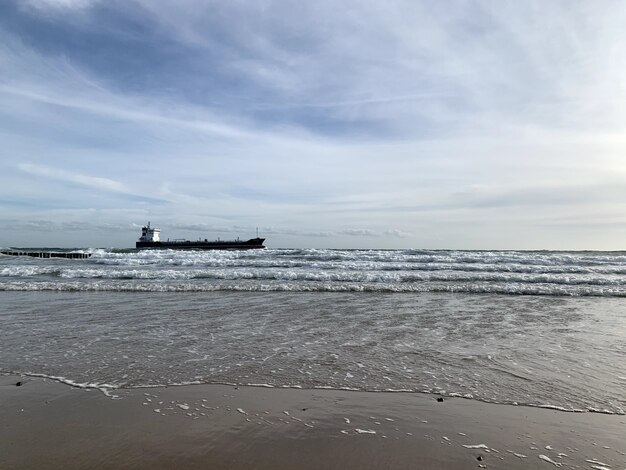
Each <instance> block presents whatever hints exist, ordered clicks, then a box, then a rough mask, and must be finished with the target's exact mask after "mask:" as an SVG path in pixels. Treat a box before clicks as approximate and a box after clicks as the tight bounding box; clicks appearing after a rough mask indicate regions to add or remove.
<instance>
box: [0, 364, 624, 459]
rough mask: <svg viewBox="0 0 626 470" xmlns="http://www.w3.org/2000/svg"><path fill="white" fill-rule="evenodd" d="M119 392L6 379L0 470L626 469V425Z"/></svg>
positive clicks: (317, 398) (337, 396)
mask: <svg viewBox="0 0 626 470" xmlns="http://www.w3.org/2000/svg"><path fill="white" fill-rule="evenodd" d="M18 382H21V385H20V386H16V384H17V383H18ZM117 393H118V395H119V398H117V399H112V398H109V397H107V396H105V395H104V394H103V393H101V392H100V391H97V390H85V389H79V388H73V387H69V386H67V385H65V384H61V383H57V382H54V381H52V380H46V379H40V378H31V377H18V376H3V377H1V378H0V423H1V424H0V468H65V469H68V468H137V469H142V468H213V469H215V468H260V469H262V468H267V469H270V468H272V469H276V468H284V469H288V468H299V469H309V468H310V469H318V468H328V469H335V468H336V469H345V468H377V469H379V468H389V469H392V468H393V469H395V468H459V469H460V468H502V469H505V468H507V469H509V468H520V469H521V468H551V467H553V466H558V467H563V468H595V469H600V468H612V469H620V468H626V445H625V444H624V440H623V436H625V435H626V417H625V416H618V415H603V414H597V413H566V412H562V411H556V410H549V409H540V408H532V407H521V406H510V405H494V404H487V403H481V402H477V401H473V400H466V399H462V398H445V400H444V401H443V402H438V401H437V399H436V397H435V396H432V395H425V394H415V393H371V392H370V393H367V392H351V391H337V390H298V389H270V388H263V387H234V386H228V385H192V386H180V387H159V388H147V389H133V390H122V391H118V392H117Z"/></svg>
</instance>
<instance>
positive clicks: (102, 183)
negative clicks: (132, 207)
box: [17, 163, 130, 193]
mask: <svg viewBox="0 0 626 470" xmlns="http://www.w3.org/2000/svg"><path fill="white" fill-rule="evenodd" d="M17 167H18V168H19V169H20V170H22V171H24V172H26V173H28V174H31V175H35V176H41V177H44V178H51V179H55V180H59V181H65V182H69V183H75V184H79V185H82V186H87V187H90V188H95V189H100V190H103V191H111V192H119V193H130V191H129V189H128V188H126V187H125V186H124V185H123V184H122V183H120V182H119V181H114V180H111V179H108V178H101V177H97V176H88V175H82V174H79V173H71V172H69V171H65V170H60V169H55V168H49V167H46V166H43V165H34V164H31V163H20V164H18V165H17Z"/></svg>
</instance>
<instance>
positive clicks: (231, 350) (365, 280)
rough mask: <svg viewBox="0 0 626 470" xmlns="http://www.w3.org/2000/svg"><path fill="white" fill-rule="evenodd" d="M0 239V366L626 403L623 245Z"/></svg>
mask: <svg viewBox="0 0 626 470" xmlns="http://www.w3.org/2000/svg"><path fill="white" fill-rule="evenodd" d="M79 251H81V252H88V253H90V254H91V257H90V258H88V259H71V260H70V259H54V258H52V259H39V258H30V257H13V256H4V255H0V373H1V374H23V375H26V376H35V377H48V378H52V379H54V380H58V381H61V382H65V383H68V384H70V385H73V386H75V387H84V388H95V389H99V390H101V391H103V392H104V393H106V394H107V395H110V396H112V397H116V396H118V395H119V394H120V391H123V390H125V389H131V388H141V387H155V386H164V385H168V386H171V385H183V384H205V383H219V384H236V385H251V386H259V387H289V388H303V389H341V390H361V391H371V392H380V393H385V392H386V393H407V392H423V393H428V394H433V396H453V397H462V398H465V399H468V400H480V401H484V402H491V403H502V404H510V405H518V406H536V407H546V408H554V409H558V410H563V411H571V412H601V413H611V414H624V412H625V410H626V252H553V251H455V250H330V249H264V250H250V251H172V250H154V251H150V250H146V251H134V250H114V249H87V250H79Z"/></svg>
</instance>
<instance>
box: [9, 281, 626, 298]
mask: <svg viewBox="0 0 626 470" xmlns="http://www.w3.org/2000/svg"><path fill="white" fill-rule="evenodd" d="M0 291H63V292H73V291H75V292H101V291H111V292H217V291H232V292H364V293H368V292H369V293H427V292H441V293H444V292H446V293H466V294H503V295H544V296H567V297H626V288H625V287H615V286H593V285H581V286H568V285H555V284H540V283H538V284H523V283H420V284H384V283H378V284H377V283H360V284H359V283H350V282H346V283H320V282H311V283H301V282H270V281H268V282H235V283H224V282H220V283H201V282H168V283H163V282H156V281H155V282H123V281H118V282H115V281H94V282H80V281H77V282H47V281H41V282H29V281H11V282H5V283H2V284H0Z"/></svg>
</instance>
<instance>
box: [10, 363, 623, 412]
mask: <svg viewBox="0 0 626 470" xmlns="http://www.w3.org/2000/svg"><path fill="white" fill-rule="evenodd" d="M2 376H9V377H27V378H31V379H43V380H44V381H46V380H50V381H52V382H57V383H59V384H62V385H66V386H68V387H71V388H76V389H80V390H95V391H99V392H101V393H102V394H103V395H105V396H106V397H108V398H111V399H116V398H118V395H116V394H115V393H116V392H117V391H121V392H123V391H127V390H150V389H159V388H175V387H192V386H196V385H204V386H211V385H216V386H226V387H236V388H239V387H246V388H268V389H276V390H310V391H317V390H328V391H334V392H347V393H350V392H360V393H400V394H402V393H406V394H412V395H422V396H426V397H432V398H434V399H437V398H438V397H441V398H443V399H452V398H454V399H463V400H470V401H477V402H479V403H485V404H489V405H494V406H495V405H501V406H515V407H529V408H540V409H544V410H555V411H560V412H563V413H597V414H603V415H611V416H626V412H621V413H620V412H614V411H610V410H601V409H596V408H587V409H582V408H564V407H562V406H558V405H551V404H535V403H517V402H515V403H501V402H491V401H486V400H481V399H479V398H474V397H468V396H463V395H461V394H460V393H451V394H442V393H437V392H435V391H426V390H395V389H389V390H359V389H357V388H350V387H345V388H334V387H328V386H319V387H311V388H307V387H302V386H299V385H284V386H276V385H270V384H264V383H258V384H257V383H248V384H237V383H229V382H201V381H197V382H187V383H171V384H167V385H161V384H159V385H137V386H133V387H129V388H118V387H112V386H107V385H96V384H85V383H78V382H75V381H73V380H70V379H66V378H65V377H60V376H52V375H46V374H41V373H30V372H25V373H22V374H16V373H3V372H0V377H2Z"/></svg>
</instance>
